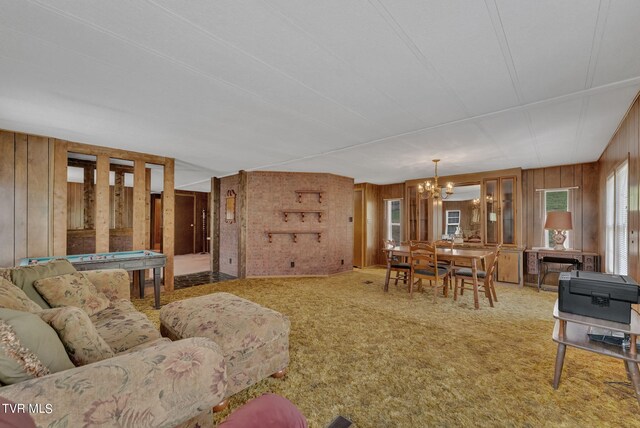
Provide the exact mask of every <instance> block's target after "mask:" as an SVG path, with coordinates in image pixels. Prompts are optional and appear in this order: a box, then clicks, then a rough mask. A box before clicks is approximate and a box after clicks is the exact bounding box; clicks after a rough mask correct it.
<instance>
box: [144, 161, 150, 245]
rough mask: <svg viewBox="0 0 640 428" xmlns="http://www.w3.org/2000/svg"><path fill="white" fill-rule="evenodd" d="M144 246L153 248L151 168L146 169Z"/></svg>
mask: <svg viewBox="0 0 640 428" xmlns="http://www.w3.org/2000/svg"><path fill="white" fill-rule="evenodd" d="M144 248H145V249H147V250H150V249H151V169H150V168H145V170H144Z"/></svg>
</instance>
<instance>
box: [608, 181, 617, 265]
mask: <svg viewBox="0 0 640 428" xmlns="http://www.w3.org/2000/svg"><path fill="white" fill-rule="evenodd" d="M615 181H616V176H615V174H611V175H610V176H609V177H607V188H606V195H607V212H606V229H605V236H606V247H605V271H606V272H607V273H613V272H614V263H613V261H614V260H615V257H614V237H615V224H616V222H615V212H616V206H615Z"/></svg>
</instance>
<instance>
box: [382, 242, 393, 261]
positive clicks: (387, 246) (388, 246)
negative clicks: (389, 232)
mask: <svg viewBox="0 0 640 428" xmlns="http://www.w3.org/2000/svg"><path fill="white" fill-rule="evenodd" d="M382 244H383V245H382V248H384V249H385V250H386V251H385V252H384V253H385V256H386V258H387V264H389V263H391V262H393V261H395V259H396V257H395V256H394V255H393V251H391V250H392V249H393V247H395V246H396V242H395V241H394V240H393V239H383V240H382Z"/></svg>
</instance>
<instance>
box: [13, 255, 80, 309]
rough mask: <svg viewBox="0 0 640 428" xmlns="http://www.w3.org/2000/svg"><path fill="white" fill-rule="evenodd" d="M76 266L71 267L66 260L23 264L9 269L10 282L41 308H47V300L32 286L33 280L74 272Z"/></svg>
mask: <svg viewBox="0 0 640 428" xmlns="http://www.w3.org/2000/svg"><path fill="white" fill-rule="evenodd" d="M74 272H76V268H74V267H73V265H72V264H71V263H69V261H68V260H65V259H60V260H52V261H50V262H49V263H47V264H44V265H35V266H24V267H20V268H17V269H13V270H12V271H11V282H13V283H14V284H15V285H16V286H17V287H19V288H21V289H22V291H24V293H25V294H26V295H27V296H28V297H29V298H30V299H31V300H33V301H34V302H36V303H37V304H38V305H39V306H40V307H41V308H44V309H49V307H50V306H49V305H47V302H46V301H45V300H44V299H43V298H42V297H41V296H40V294H38V292H37V291H36V289H35V288H33V282H34V281H37V280H38V279H41V278H49V277H51V276H58V275H64V274H66V273H74Z"/></svg>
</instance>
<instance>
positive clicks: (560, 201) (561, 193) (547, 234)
mask: <svg viewBox="0 0 640 428" xmlns="http://www.w3.org/2000/svg"><path fill="white" fill-rule="evenodd" d="M549 211H571V209H570V207H569V189H554V190H545V191H544V212H545V218H546V213H548V212H549ZM553 233H554V231H553V230H545V231H544V246H545V247H547V248H551V247H553V246H554V245H555V244H554V243H553ZM566 234H567V240H566V241H565V242H564V247H565V248H572V245H571V231H570V230H567V231H566Z"/></svg>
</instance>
